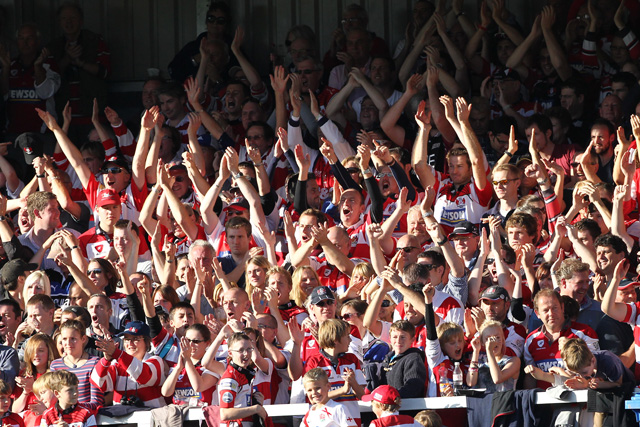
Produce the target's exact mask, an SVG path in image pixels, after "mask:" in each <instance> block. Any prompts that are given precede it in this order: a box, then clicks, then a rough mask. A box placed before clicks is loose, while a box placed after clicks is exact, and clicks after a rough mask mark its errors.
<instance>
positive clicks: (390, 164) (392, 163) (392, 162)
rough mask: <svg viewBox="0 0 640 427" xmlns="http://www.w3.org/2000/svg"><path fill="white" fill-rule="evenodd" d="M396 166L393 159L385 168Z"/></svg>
mask: <svg viewBox="0 0 640 427" xmlns="http://www.w3.org/2000/svg"><path fill="white" fill-rule="evenodd" d="M395 164H396V159H393V160H392V161H391V162H389V163H387V166H389V167H391V166H393V165H395Z"/></svg>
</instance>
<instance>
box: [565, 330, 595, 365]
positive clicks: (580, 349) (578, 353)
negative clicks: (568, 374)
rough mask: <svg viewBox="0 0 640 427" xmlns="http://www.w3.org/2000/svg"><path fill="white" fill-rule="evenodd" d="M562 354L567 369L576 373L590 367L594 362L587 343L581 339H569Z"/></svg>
mask: <svg viewBox="0 0 640 427" xmlns="http://www.w3.org/2000/svg"><path fill="white" fill-rule="evenodd" d="M560 354H561V356H562V360H564V363H565V365H567V368H569V369H571V370H572V371H574V372H575V371H578V370H580V369H582V368H584V367H586V366H589V364H590V363H591V361H592V360H593V353H591V350H589V347H588V346H587V343H586V342H584V341H583V340H581V339H580V338H571V339H568V340H567V342H566V343H565V344H564V347H562V350H561V351H560Z"/></svg>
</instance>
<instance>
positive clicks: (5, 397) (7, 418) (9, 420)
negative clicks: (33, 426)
mask: <svg viewBox="0 0 640 427" xmlns="http://www.w3.org/2000/svg"><path fill="white" fill-rule="evenodd" d="M12 403H13V400H12V399H11V386H10V385H9V384H7V383H6V382H4V381H2V380H0V414H2V415H0V417H2V426H3V427H6V426H10V427H24V421H22V417H21V416H20V415H18V414H14V413H13V412H11V404H12Z"/></svg>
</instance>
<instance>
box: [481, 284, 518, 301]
mask: <svg viewBox="0 0 640 427" xmlns="http://www.w3.org/2000/svg"><path fill="white" fill-rule="evenodd" d="M483 299H488V300H491V301H497V300H499V299H501V300H504V301H509V300H510V299H511V297H510V296H509V292H507V290H506V289H505V288H503V287H502V286H489V287H488V288H487V289H485V290H484V292H483V293H482V295H481V296H480V300H483Z"/></svg>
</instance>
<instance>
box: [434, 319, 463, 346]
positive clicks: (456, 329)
mask: <svg viewBox="0 0 640 427" xmlns="http://www.w3.org/2000/svg"><path fill="white" fill-rule="evenodd" d="M437 333H438V341H440V345H441V346H443V345H444V344H446V343H448V342H449V341H451V340H454V339H456V338H459V337H460V338H462V339H464V330H463V329H462V326H460V325H458V324H457V323H453V322H445V323H440V324H439V325H438V328H437Z"/></svg>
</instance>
